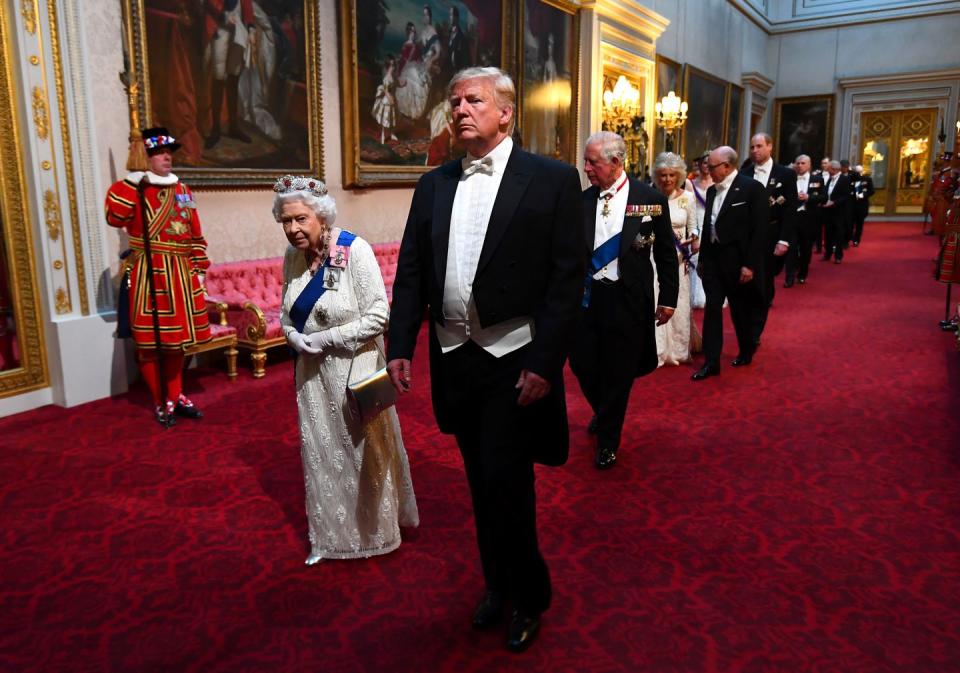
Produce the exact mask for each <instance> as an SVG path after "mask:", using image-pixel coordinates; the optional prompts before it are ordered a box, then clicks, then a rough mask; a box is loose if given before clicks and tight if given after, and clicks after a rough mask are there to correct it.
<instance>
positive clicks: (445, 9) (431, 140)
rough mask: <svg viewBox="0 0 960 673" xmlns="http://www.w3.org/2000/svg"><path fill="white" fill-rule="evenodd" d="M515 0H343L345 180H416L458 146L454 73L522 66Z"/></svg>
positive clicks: (360, 183)
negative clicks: (450, 88)
mask: <svg viewBox="0 0 960 673" xmlns="http://www.w3.org/2000/svg"><path fill="white" fill-rule="evenodd" d="M517 4H518V3H516V2H510V1H509V0H499V2H498V1H497V0H396V1H394V0H391V2H389V3H382V2H380V1H379V0H343V1H342V2H339V3H338V5H337V6H338V10H339V12H340V63H341V72H340V92H341V104H342V123H341V129H342V133H343V136H342V137H343V142H342V144H343V184H344V186H345V187H370V186H377V185H383V186H386V185H397V186H402V185H412V184H414V183H415V182H416V181H417V179H418V178H419V177H420V176H421V175H422V174H423V173H425V172H427V171H428V170H430V169H431V168H432V167H433V166H436V165H439V164H441V163H443V162H444V161H447V160H449V159H451V158H453V157H455V156H457V155H458V154H460V151H459V150H458V148H457V147H456V146H455V143H454V138H453V132H452V128H451V127H450V121H451V118H450V114H449V105H447V104H446V86H447V83H448V82H449V81H450V78H451V77H452V75H453V73H455V72H456V71H458V70H460V69H462V68H464V67H468V66H472V65H494V66H498V67H500V68H502V69H504V70H506V71H507V72H511V73H513V72H515V68H514V67H513V65H514V57H513V53H514V46H513V45H515V43H516V39H517V38H516V37H515V33H516V26H517V25H518V23H517V18H518V16H519V14H518V6H517ZM455 26H456V29H454V27H455ZM517 84H518V88H519V82H518V83H517ZM518 94H520V92H519V91H518Z"/></svg>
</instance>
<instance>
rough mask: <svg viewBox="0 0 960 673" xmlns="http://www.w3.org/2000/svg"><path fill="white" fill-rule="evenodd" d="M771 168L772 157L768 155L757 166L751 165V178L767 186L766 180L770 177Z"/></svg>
mask: <svg viewBox="0 0 960 673" xmlns="http://www.w3.org/2000/svg"><path fill="white" fill-rule="evenodd" d="M772 170H773V157H770V158H769V159H767V160H766V161H764V162H763V163H762V164H760V165H759V166H756V165H755V166H754V167H753V179H754V180H756V181H757V182H759V183H760V184H761V185H763V186H764V187H766V186H767V181H768V180H769V179H770V171H772Z"/></svg>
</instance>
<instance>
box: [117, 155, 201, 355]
mask: <svg viewBox="0 0 960 673" xmlns="http://www.w3.org/2000/svg"><path fill="white" fill-rule="evenodd" d="M138 178H139V174H136V173H133V174H131V175H129V176H127V178H126V179H125V180H121V181H120V182H117V183H114V184H113V185H112V186H111V187H110V189H109V191H108V192H107V204H106V214H107V223H108V224H109V225H110V226H113V227H123V228H125V229H126V230H127V233H128V234H129V235H130V247H131V248H132V249H133V254H132V255H131V256H130V257H129V258H128V260H127V264H128V265H129V271H130V293H129V296H130V328H131V331H132V332H133V338H134V341H135V342H136V344H137V346H138V347H139V348H156V347H157V344H156V339H155V337H154V330H153V312H152V310H151V309H152V303H151V301H150V291H149V287H148V285H147V282H146V271H147V265H146V263H145V262H146V260H145V255H144V246H143V219H142V213H141V208H140V194H139V192H138V189H137V185H138ZM144 198H145V199H146V204H147V209H146V210H147V219H148V220H149V232H150V250H151V257H152V261H153V269H154V274H153V278H154V284H155V286H156V290H157V309H158V311H157V313H158V315H159V318H160V341H161V345H162V347H163V348H178V349H182V348H183V347H185V346H189V345H191V344H195V343H199V342H203V341H208V340H209V339H210V322H209V319H208V317H207V306H206V302H204V300H203V287H202V286H201V285H200V279H199V277H198V276H199V275H200V274H202V273H203V272H204V270H205V269H206V268H207V267H208V266H210V260H209V259H207V252H206V250H207V242H206V241H205V240H204V238H203V234H202V233H201V231H200V219H199V218H198V217H197V211H196V206H195V204H194V202H193V195H192V194H191V193H190V190H189V189H188V188H187V186H186V185H185V184H183V183H181V182H179V181H176V182H174V183H173V184H170V185H153V184H149V185H147V186H146V187H145V189H144Z"/></svg>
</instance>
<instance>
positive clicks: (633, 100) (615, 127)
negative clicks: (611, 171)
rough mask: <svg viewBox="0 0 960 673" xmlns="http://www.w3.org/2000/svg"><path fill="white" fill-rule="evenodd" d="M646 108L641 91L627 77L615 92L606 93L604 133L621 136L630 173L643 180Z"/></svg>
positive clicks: (627, 168)
mask: <svg viewBox="0 0 960 673" xmlns="http://www.w3.org/2000/svg"><path fill="white" fill-rule="evenodd" d="M642 110H643V104H642V102H641V101H640V91H639V90H638V89H637V88H636V87H635V86H633V85H632V84H630V82H628V81H627V78H626V77H624V76H623V75H620V77H618V78H617V82H616V84H614V86H613V89H607V90H606V91H604V92H603V127H602V128H603V130H604V131H613V132H614V133H618V134H619V135H620V136H621V137H622V138H623V141H624V143H625V144H626V146H627V156H626V157H625V160H624V168H625V169H626V171H627V172H628V173H630V174H632V175H634V176H636V177H643V172H644V170H645V169H646V163H647V142H648V138H647V132H646V131H645V130H644V128H643V123H644V118H643V114H642Z"/></svg>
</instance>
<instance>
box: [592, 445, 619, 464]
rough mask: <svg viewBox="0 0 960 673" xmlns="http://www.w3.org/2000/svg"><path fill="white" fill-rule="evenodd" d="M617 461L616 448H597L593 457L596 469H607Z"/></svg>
mask: <svg viewBox="0 0 960 673" xmlns="http://www.w3.org/2000/svg"><path fill="white" fill-rule="evenodd" d="M616 462H617V450H616V449H609V448H604V447H598V448H597V455H596V457H595V458H594V459H593V463H594V465H596V466H597V469H598V470H609V469H610V468H611V467H613V466H614V465H615V464H616Z"/></svg>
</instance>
